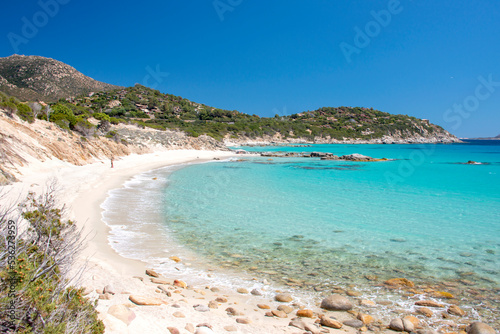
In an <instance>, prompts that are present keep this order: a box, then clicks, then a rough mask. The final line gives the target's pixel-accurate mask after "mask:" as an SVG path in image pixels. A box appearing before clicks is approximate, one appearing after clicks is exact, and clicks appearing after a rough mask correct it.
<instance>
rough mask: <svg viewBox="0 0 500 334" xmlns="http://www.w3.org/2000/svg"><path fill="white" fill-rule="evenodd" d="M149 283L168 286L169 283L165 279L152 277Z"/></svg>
mask: <svg viewBox="0 0 500 334" xmlns="http://www.w3.org/2000/svg"><path fill="white" fill-rule="evenodd" d="M151 283H154V284H170V282H169V281H167V280H166V279H161V278H154V277H153V278H152V279H151Z"/></svg>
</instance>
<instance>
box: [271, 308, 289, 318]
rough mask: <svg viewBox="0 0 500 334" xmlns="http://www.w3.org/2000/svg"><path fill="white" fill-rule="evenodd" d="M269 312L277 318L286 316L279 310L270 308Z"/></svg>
mask: <svg viewBox="0 0 500 334" xmlns="http://www.w3.org/2000/svg"><path fill="white" fill-rule="evenodd" d="M271 313H272V314H273V315H274V316H275V317H278V318H288V316H287V315H286V313H285V312H283V311H280V310H272V311H271Z"/></svg>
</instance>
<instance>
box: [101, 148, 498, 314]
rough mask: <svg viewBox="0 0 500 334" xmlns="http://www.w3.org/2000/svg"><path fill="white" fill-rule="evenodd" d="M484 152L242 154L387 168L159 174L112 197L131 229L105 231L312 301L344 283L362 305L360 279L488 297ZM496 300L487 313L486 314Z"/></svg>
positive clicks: (236, 164) (493, 223)
mask: <svg viewBox="0 0 500 334" xmlns="http://www.w3.org/2000/svg"><path fill="white" fill-rule="evenodd" d="M480 144H482V143H480ZM487 144H489V145H473V144H457V145H455V144H454V145H313V146H312V147H278V148H276V147H264V148H262V147H258V148H256V147H252V148H245V149H247V150H249V151H251V150H252V151H277V150H279V151H295V152H304V151H323V152H332V153H334V154H337V155H342V154H350V153H361V154H366V155H369V156H372V157H375V158H383V157H385V158H390V159H398V160H395V161H387V162H371V163H367V162H365V163H353V162H341V161H321V160H319V159H305V158H294V159H287V158H272V160H271V159H268V158H261V157H259V158H245V157H244V156H243V157H242V159H240V160H237V161H236V160H234V161H226V162H218V163H210V164H201V165H190V166H187V167H185V168H182V169H180V170H177V171H175V172H174V173H172V174H170V173H171V171H169V170H160V171H155V172H152V173H150V174H144V175H143V176H141V177H142V179H141V177H139V178H136V179H135V180H134V181H131V182H129V184H128V188H126V189H128V190H129V192H128V193H126V192H125V191H126V189H125V190H121V191H120V190H117V191H116V193H114V194H112V196H111V197H110V200H109V201H107V203H105V207H106V208H107V209H106V212H105V215H106V214H107V215H108V216H107V219H108V221H113V217H112V215H113V210H114V212H115V213H116V214H119V215H121V217H123V214H124V212H123V208H124V207H125V206H126V207H127V208H128V209H129V210H127V212H129V213H127V215H128V216H129V218H130V219H129V221H135V223H134V224H132V225H130V224H125V225H121V226H118V225H114V228H113V232H112V237H111V241H112V242H113V243H116V244H115V245H114V247H115V248H117V249H118V250H119V251H121V253H122V254H123V255H126V256H129V257H135V258H141V259H145V258H150V259H152V261H153V262H154V261H156V263H158V264H161V263H162V260H164V259H165V258H166V257H168V253H165V252H163V253H162V251H164V249H163V250H159V249H157V248H158V244H159V243H160V244H161V240H165V244H166V247H165V248H167V249H168V248H169V247H170V248H171V247H172V245H177V246H175V247H177V249H175V250H174V251H173V252H174V253H175V252H182V251H185V252H193V253H194V254H196V256H197V257H200V258H202V259H203V260H202V262H207V263H210V264H212V265H215V266H219V267H229V268H236V269H237V270H241V271H250V272H252V274H257V275H261V276H263V277H269V278H270V279H272V280H273V281H275V282H278V283H281V284H289V285H290V284H292V285H296V284H297V285H298V286H300V288H301V289H305V290H311V291H320V292H321V291H326V290H329V289H330V290H331V288H332V287H334V286H339V285H340V286H344V287H346V286H348V285H349V284H354V285H355V287H356V289H358V290H360V291H363V293H365V294H366V295H369V294H371V293H372V292H373V291H374V289H376V283H373V282H372V281H369V280H367V279H366V278H365V277H371V276H377V277H378V279H377V281H376V282H377V283H380V281H382V280H385V279H387V278H392V277H406V278H409V279H411V280H414V281H416V282H422V283H424V282H437V281H439V282H444V281H447V282H450V281H452V282H455V283H454V284H458V286H455V288H456V289H458V290H461V285H462V284H463V285H464V286H470V284H474V287H475V288H477V289H487V290H489V291H490V293H491V292H492V293H493V294H495V291H496V294H498V287H499V282H500V269H499V267H500V266H499V254H500V146H499V145H498V144H500V142H488V143H487ZM492 144H493V145H492ZM494 144H496V145H494ZM468 160H473V161H478V162H482V163H485V164H482V165H466V164H463V163H464V162H467V161H468ZM168 174H170V175H168ZM113 199H114V200H113ZM127 200H128V201H129V202H127ZM113 201H114V202H113ZM130 202H134V203H135V206H134V205H133V203H130ZM113 203H114V204H113ZM137 204H139V205H137ZM120 205H121V208H122V210H120V209H116V208H117V207H120ZM113 208H115V209H113ZM134 208H135V209H134ZM145 208H146V209H145ZM134 215H135V216H134ZM105 218H106V216H105ZM115 221H116V219H115ZM111 225H112V224H111ZM148 234H152V235H149V236H148ZM145 238H147V239H148V240H149V238H152V239H151V240H152V241H153V242H148V243H147V245H149V247H148V246H144V244H145V242H144V240H145ZM120 245H122V246H120ZM141 245H142V246H141ZM154 245H156V246H154ZM120 247H121V248H120ZM169 251H170V252H172V249H170V250H169ZM174 255H177V254H174ZM450 286H453V285H450ZM492 289H493V290H492ZM464 291H465V290H464ZM461 297H463V298H467V296H461ZM495 302H498V301H495V300H492V301H491V302H490V304H491V305H488V307H487V309H489V311H491V312H494V313H493V314H495V312H497V311H498V304H495ZM470 303H472V304H471V305H473V306H474V305H475V304H474V302H473V301H470ZM471 307H472V306H471ZM491 312H486V313H487V314H489V313H491ZM486 316H487V315H486ZM487 317H488V316H487Z"/></svg>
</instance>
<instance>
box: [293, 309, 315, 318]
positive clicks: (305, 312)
mask: <svg viewBox="0 0 500 334" xmlns="http://www.w3.org/2000/svg"><path fill="white" fill-rule="evenodd" d="M297 316H298V317H303V318H312V317H314V312H313V311H312V310H298V311H297Z"/></svg>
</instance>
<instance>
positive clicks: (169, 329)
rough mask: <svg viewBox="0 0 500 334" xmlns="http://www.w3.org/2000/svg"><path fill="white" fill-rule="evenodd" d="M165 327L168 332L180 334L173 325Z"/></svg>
mask: <svg viewBox="0 0 500 334" xmlns="http://www.w3.org/2000/svg"><path fill="white" fill-rule="evenodd" d="M167 329H168V331H169V332H170V334H181V332H179V330H178V329H177V328H175V327H167Z"/></svg>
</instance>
